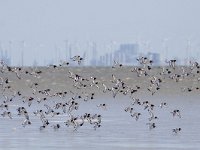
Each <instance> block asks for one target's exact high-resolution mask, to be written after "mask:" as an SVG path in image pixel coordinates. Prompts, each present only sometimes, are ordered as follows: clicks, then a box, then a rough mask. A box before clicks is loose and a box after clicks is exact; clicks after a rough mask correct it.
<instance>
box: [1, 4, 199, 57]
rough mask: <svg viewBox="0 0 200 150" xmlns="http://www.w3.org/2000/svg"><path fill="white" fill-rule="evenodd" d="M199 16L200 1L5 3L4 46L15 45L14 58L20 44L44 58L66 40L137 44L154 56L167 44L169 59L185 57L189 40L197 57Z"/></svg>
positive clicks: (2, 40) (2, 16) (2, 10)
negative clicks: (22, 43)
mask: <svg viewBox="0 0 200 150" xmlns="http://www.w3.org/2000/svg"><path fill="white" fill-rule="evenodd" d="M199 14H200V0H0V42H1V43H2V45H3V44H4V45H5V43H6V42H8V41H12V42H13V47H12V49H14V48H15V49H16V50H15V51H14V50H12V54H13V53H14V54H15V52H16V51H17V49H19V48H17V47H16V46H14V45H17V44H16V43H17V42H20V41H25V42H26V43H28V44H27V45H26V46H25V50H26V51H28V48H29V50H30V51H31V49H34V48H33V47H34V44H35V47H37V49H39V48H38V45H39V47H42V48H41V49H43V52H41V55H43V54H44V53H47V52H49V51H50V50H52V49H54V48H55V44H57V45H58V46H59V44H60V43H62V42H64V40H69V41H73V42H74V41H78V42H82V43H84V42H85V43H86V42H88V41H95V42H97V43H106V42H110V41H116V42H118V43H129V42H134V41H137V42H139V43H148V44H149V49H150V50H152V51H155V52H160V51H161V50H163V45H164V44H163V41H165V45H167V46H168V49H169V54H168V55H171V53H172V56H173V57H175V56H177V57H179V55H180V57H183V56H184V55H185V54H184V53H185V51H186V47H187V43H188V42H187V41H190V44H191V45H190V46H191V49H193V52H192V54H193V53H194V55H196V54H197V53H198V49H200V19H199ZM29 43H32V44H29ZM13 51H14V52H13ZM180 52H181V53H180ZM30 54H31V55H29V54H28V53H26V55H25V56H26V57H27V58H28V59H30V58H31V57H33V53H32V52H30ZM38 55H40V54H38ZM16 56H18V55H17V54H16ZM47 56H48V55H47ZM34 57H37V56H34Z"/></svg>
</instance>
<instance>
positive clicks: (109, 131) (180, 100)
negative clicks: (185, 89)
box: [0, 95, 200, 150]
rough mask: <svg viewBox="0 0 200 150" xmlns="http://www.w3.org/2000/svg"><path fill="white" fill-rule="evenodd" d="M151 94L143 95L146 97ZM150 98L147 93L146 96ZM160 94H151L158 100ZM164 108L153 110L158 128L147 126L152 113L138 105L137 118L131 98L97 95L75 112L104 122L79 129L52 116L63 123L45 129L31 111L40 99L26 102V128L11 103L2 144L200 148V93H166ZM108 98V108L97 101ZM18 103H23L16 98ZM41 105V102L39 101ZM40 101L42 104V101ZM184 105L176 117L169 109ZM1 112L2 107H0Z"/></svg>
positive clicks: (4, 146) (20, 146)
mask: <svg viewBox="0 0 200 150" xmlns="http://www.w3.org/2000/svg"><path fill="white" fill-rule="evenodd" d="M145 99H147V97H143V100H145ZM148 99H149V98H148ZM161 99H162V97H160V96H157V97H156V96H155V97H151V98H150V100H151V101H152V103H154V104H155V105H156V106H158V104H159V103H160V102H161ZM165 101H166V102H167V103H168V106H167V107H166V108H162V109H161V108H159V107H156V108H155V110H154V112H155V114H156V115H157V116H158V118H159V119H158V120H155V123H156V128H155V129H152V130H149V128H148V126H147V125H146V123H148V119H147V118H148V117H147V114H146V112H144V110H143V109H141V108H139V107H138V108H137V107H134V108H135V110H136V111H140V112H141V113H142V115H141V117H140V118H139V120H138V121H135V119H134V118H132V117H131V116H130V115H129V114H128V113H127V112H125V111H124V108H125V107H126V106H129V105H130V104H131V101H130V100H129V99H128V98H125V97H117V98H116V99H111V98H105V97H104V98H103V97H102V98H97V99H95V100H92V101H88V102H83V101H80V102H79V103H80V107H79V110H78V111H76V112H75V114H76V115H82V114H84V113H86V112H87V113H92V114H95V113H98V114H101V115H102V124H101V125H102V126H101V127H100V128H98V129H97V130H94V129H93V127H92V126H91V125H90V124H84V126H82V127H81V128H79V129H78V130H77V131H73V128H72V127H66V126H65V124H64V121H66V119H67V118H68V117H67V116H66V115H60V116H56V117H54V118H51V117H50V116H49V117H48V119H49V122H50V125H52V124H56V123H59V124H60V125H61V128H60V129H59V130H57V131H54V130H53V129H52V128H51V127H50V125H49V126H48V128H47V129H45V130H42V131H40V130H39V127H40V126H41V125H42V124H41V121H40V119H39V117H38V116H34V115H33V114H32V112H33V111H35V110H36V109H39V108H40V106H38V105H37V104H36V103H33V104H32V106H31V107H30V108H28V107H27V106H26V107H27V108H28V111H29V115H30V120H31V121H32V124H31V125H30V126H26V127H25V128H24V127H22V126H21V123H22V121H23V117H19V116H17V114H16V113H14V112H15V109H16V108H17V106H11V107H10V109H11V112H13V119H9V118H7V117H6V118H3V117H0V120H1V123H0V149H2V150H7V149H9V150H10V149H12V150H18V149H20V150H25V149H29V150H31V149H33V150H35V149H74V150H78V149H81V150H86V149H94V148H95V149H103V148H104V149H115V150H116V149H139V150H147V149H148V150H149V149H152V150H155V149H158V150H167V149H176V150H177V149H181V150H182V149H199V148H200V128H199V125H200V115H199V113H200V109H199V106H200V101H199V99H198V96H196V97H192V96H191V95H189V96H188V95H187V96H176V97H174V96H172V97H170V96H168V97H167V98H165ZM100 103H106V104H107V105H108V107H107V110H102V109H101V108H97V107H96V105H98V104H100ZM16 105H20V106H21V105H24V106H25V104H20V103H17V104H16ZM41 105H42V104H41ZM41 107H42V106H41ZM174 109H180V111H181V116H182V117H181V118H178V117H174V118H173V117H172V115H171V114H170V111H172V110H174ZM1 112H2V111H1ZM177 127H181V128H182V131H181V132H180V133H179V134H173V133H172V129H173V128H177Z"/></svg>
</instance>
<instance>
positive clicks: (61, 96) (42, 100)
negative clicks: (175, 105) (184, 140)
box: [0, 55, 200, 134]
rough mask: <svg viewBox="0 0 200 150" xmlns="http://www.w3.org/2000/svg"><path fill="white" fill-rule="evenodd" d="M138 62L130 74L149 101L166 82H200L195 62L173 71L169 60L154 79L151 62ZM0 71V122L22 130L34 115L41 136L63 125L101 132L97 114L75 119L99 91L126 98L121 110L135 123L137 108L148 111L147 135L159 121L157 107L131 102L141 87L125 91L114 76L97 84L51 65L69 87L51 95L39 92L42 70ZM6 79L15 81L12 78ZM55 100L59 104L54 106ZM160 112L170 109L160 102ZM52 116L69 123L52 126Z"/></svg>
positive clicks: (48, 91)
mask: <svg viewBox="0 0 200 150" xmlns="http://www.w3.org/2000/svg"><path fill="white" fill-rule="evenodd" d="M83 60H84V59H83V58H82V57H80V56H78V55H77V56H74V57H73V58H71V61H72V62H75V63H78V65H81V63H82V61H83ZM137 61H138V63H139V65H138V66H134V67H132V69H131V70H129V71H130V72H132V73H133V74H135V75H136V80H137V78H140V77H144V78H147V81H148V85H147V87H146V89H145V90H146V91H147V92H149V93H150V95H152V96H153V95H154V94H156V93H157V92H158V91H159V90H160V89H161V88H163V84H165V80H172V81H174V82H182V81H184V80H186V79H189V78H191V77H192V78H193V79H195V82H199V81H200V77H199V74H200V65H199V64H198V63H197V62H190V66H176V60H169V61H166V63H167V65H166V66H164V67H158V68H159V69H158V70H160V71H159V72H157V73H156V74H152V72H151V70H153V69H154V67H153V66H152V65H153V61H152V60H150V59H149V58H147V57H139V58H138V59H137ZM0 66H1V70H0V86H1V87H0V88H1V89H0V91H1V98H0V113H1V115H0V117H4V118H6V119H13V116H14V117H17V116H19V117H20V118H23V121H22V123H21V125H22V126H23V127H27V126H30V125H32V121H31V117H32V116H33V115H34V116H37V117H38V118H39V119H40V121H41V125H40V126H39V130H45V129H46V128H48V127H51V128H53V129H54V130H58V129H59V128H61V126H63V125H65V126H67V127H72V129H73V130H74V131H76V130H78V129H79V128H80V127H82V126H83V125H90V126H91V127H92V128H94V130H96V129H98V128H100V127H101V126H102V125H101V123H102V115H101V114H92V113H88V112H85V113H84V114H82V115H80V116H79V115H75V113H74V112H75V111H78V110H79V107H80V101H84V102H88V101H90V100H94V99H95V98H96V97H95V96H96V92H95V90H99V91H100V92H102V93H109V94H110V95H112V97H113V98H116V96H118V95H124V96H127V97H129V98H130V100H131V104H130V106H127V107H125V108H124V112H126V113H128V114H129V115H130V116H131V117H132V118H134V119H135V120H136V121H138V120H140V116H141V115H142V114H143V112H138V111H136V109H135V108H137V107H140V108H141V110H143V111H146V112H147V114H149V115H148V120H147V121H148V122H147V123H146V125H147V126H148V128H149V130H152V129H154V128H156V127H157V125H156V120H157V119H159V118H158V116H157V115H156V114H155V112H154V110H155V107H157V106H156V105H155V104H153V103H152V102H151V101H146V100H145V101H142V100H141V99H138V98H136V97H135V93H137V92H138V91H140V90H144V89H143V88H142V87H141V86H140V85H132V86H130V85H128V83H127V82H125V80H124V79H120V78H117V75H116V74H112V76H111V80H109V81H106V82H103V81H101V79H100V78H97V77H95V76H90V77H84V76H83V75H81V74H77V73H74V72H72V71H71V70H73V69H71V70H70V69H69V68H68V66H70V63H69V62H65V61H62V62H61V63H60V64H59V65H49V66H47V68H49V69H50V70H55V71H57V70H59V69H60V68H62V69H63V68H64V69H65V70H66V71H67V74H65V75H64V76H66V79H67V80H70V81H71V83H72V86H71V87H70V90H69V91H65V90H63V91H59V92H57V91H56V92H55V91H54V90H53V89H51V88H45V89H42V88H41V87H42V86H41V84H42V83H40V81H41V79H42V74H43V70H42V69H39V68H25V67H11V66H8V65H7V64H6V63H5V62H4V61H1V62H0ZM123 67H124V65H123V64H120V63H119V62H117V61H114V64H113V66H112V67H111V68H110V69H111V70H112V69H120V68H123ZM10 74H11V75H14V76H12V78H11V75H10ZM88 74H89V72H88ZM15 76H16V78H15ZM27 78H28V79H27ZM12 79H13V80H12ZM16 80H19V81H21V82H27V84H28V86H27V87H26V91H27V90H28V91H30V92H29V95H27V93H28V92H26V93H23V92H24V91H20V89H17V87H14V86H13V84H14V83H15V81H16ZM63 82H64V81H63ZM69 86H70V85H69ZM92 89H93V90H94V91H93V90H92ZM193 90H199V87H193V86H191V87H181V91H183V92H191V91H193ZM55 99H58V100H56V101H55ZM59 100H60V101H59ZM50 102H52V103H53V105H50ZM33 103H34V104H33ZM14 104H16V105H14ZM32 105H36V106H37V107H33V109H35V110H34V111H29V108H30V107H31V106H32ZM13 107H14V108H15V107H16V109H14V111H13V110H12V111H11V108H13ZM159 107H160V108H161V109H165V107H168V103H167V102H161V103H160V105H159ZM37 108H41V109H37ZM98 108H101V109H103V110H108V106H107V104H106V103H100V104H98V105H97V109H98ZM169 114H171V116H172V117H174V118H177V119H180V118H181V111H180V110H179V109H174V110H171V111H170V112H169ZM55 116H66V118H67V119H66V120H64V121H63V122H62V124H61V123H60V122H59V123H55V122H50V121H49V117H55ZM181 130H182V128H181V127H177V128H174V129H172V133H174V134H178V133H179V132H181Z"/></svg>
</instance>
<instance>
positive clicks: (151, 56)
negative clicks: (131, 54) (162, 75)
mask: <svg viewBox="0 0 200 150" xmlns="http://www.w3.org/2000/svg"><path fill="white" fill-rule="evenodd" d="M147 57H148V58H149V59H150V60H153V64H154V65H160V63H161V58H160V54H159V53H152V52H148V53H147Z"/></svg>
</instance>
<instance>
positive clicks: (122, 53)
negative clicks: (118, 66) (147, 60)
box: [113, 44, 139, 65]
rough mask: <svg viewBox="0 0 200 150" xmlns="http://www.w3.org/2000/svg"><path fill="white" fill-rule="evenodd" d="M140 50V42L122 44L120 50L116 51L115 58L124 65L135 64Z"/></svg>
mask: <svg viewBox="0 0 200 150" xmlns="http://www.w3.org/2000/svg"><path fill="white" fill-rule="evenodd" d="M138 52H139V45H138V44H121V45H120V47H119V50H117V51H115V52H114V58H113V59H114V60H116V61H119V62H120V63H122V64H124V65H133V64H135V63H136V62H137V61H136V59H137V57H138Z"/></svg>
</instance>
